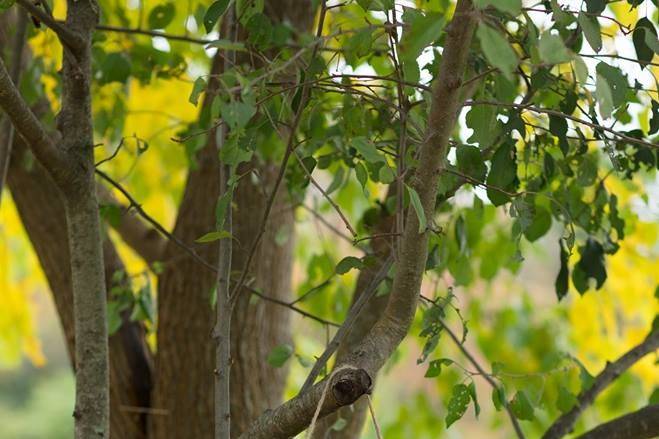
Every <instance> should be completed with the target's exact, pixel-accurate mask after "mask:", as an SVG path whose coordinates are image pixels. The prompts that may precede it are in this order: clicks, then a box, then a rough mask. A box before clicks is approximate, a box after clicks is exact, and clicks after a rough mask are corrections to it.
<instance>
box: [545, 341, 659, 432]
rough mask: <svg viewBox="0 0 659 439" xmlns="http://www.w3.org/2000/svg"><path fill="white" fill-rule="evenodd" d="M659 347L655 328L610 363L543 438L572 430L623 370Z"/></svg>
mask: <svg viewBox="0 0 659 439" xmlns="http://www.w3.org/2000/svg"><path fill="white" fill-rule="evenodd" d="M658 348H659V331H658V330H653V331H652V332H650V334H649V335H648V336H647V337H646V338H645V340H643V341H642V342H641V343H640V344H638V345H636V346H634V347H633V348H632V349H631V350H629V351H628V352H626V353H625V354H624V355H622V356H621V357H620V358H618V359H617V360H616V361H614V362H613V363H608V364H607V365H606V367H605V368H604V370H603V371H602V372H600V374H599V375H597V377H595V381H594V382H593V385H592V386H590V388H588V389H587V390H585V391H583V392H581V394H580V395H579V396H578V397H577V403H576V404H575V405H574V407H572V409H571V410H570V411H568V412H566V413H564V414H563V415H561V416H560V417H559V418H558V419H557V420H556V421H554V423H553V424H552V425H551V427H549V429H548V430H547V432H546V433H545V434H544V435H543V436H542V439H559V438H562V437H563V436H565V435H566V434H568V433H569V432H570V431H572V428H573V427H574V424H575V422H576V421H577V418H578V417H579V416H580V415H581V413H582V412H583V411H584V410H585V409H586V408H588V407H589V406H590V405H592V404H593V402H595V398H597V396H598V395H599V394H600V393H601V392H602V391H603V390H604V389H606V388H607V387H608V386H609V385H610V384H611V383H612V382H613V381H615V380H616V379H617V378H618V377H619V376H620V375H621V374H622V373H623V372H625V371H626V370H627V369H629V368H630V367H632V366H633V365H634V364H635V363H636V362H637V361H638V360H640V359H641V358H643V357H644V356H646V355H647V354H649V353H650V352H654V351H656V350H657V349H658Z"/></svg>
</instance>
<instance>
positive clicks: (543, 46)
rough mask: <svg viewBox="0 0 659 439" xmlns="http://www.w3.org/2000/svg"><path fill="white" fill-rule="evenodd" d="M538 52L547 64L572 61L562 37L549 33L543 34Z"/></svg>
mask: <svg viewBox="0 0 659 439" xmlns="http://www.w3.org/2000/svg"><path fill="white" fill-rule="evenodd" d="M538 52H539V54H540V59H542V60H543V61H544V62H545V63H547V64H560V63H564V62H568V61H570V60H571V59H572V57H571V55H570V52H569V51H568V50H567V47H565V44H564V43H563V40H562V39H561V37H560V36H558V35H553V34H550V33H549V32H545V33H543V34H542V36H541V37H540V43H539V44H538Z"/></svg>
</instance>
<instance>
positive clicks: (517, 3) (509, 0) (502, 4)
mask: <svg viewBox="0 0 659 439" xmlns="http://www.w3.org/2000/svg"><path fill="white" fill-rule="evenodd" d="M474 5H476V7H478V8H480V9H485V8H486V7H488V6H494V7H495V8H497V9H498V10H500V11H501V12H507V13H509V14H510V15H513V16H515V15H517V14H519V13H520V11H521V10H522V0H475V1H474Z"/></svg>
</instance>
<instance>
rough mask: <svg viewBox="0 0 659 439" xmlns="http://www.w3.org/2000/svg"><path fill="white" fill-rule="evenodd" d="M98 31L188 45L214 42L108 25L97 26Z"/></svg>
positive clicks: (156, 31)
mask: <svg viewBox="0 0 659 439" xmlns="http://www.w3.org/2000/svg"><path fill="white" fill-rule="evenodd" d="M96 30H100V31H105V32H115V33H121V34H129V35H146V36H149V37H160V38H166V39H168V40H172V41H186V42H188V43H194V44H210V43H212V42H213V41H214V40H209V39H205V38H194V37H190V36H187V35H173V34H168V33H166V32H162V31H159V30H146V29H136V28H129V27H119V26H110V25H107V24H98V25H96Z"/></svg>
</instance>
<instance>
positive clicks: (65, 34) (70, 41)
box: [16, 0, 85, 52]
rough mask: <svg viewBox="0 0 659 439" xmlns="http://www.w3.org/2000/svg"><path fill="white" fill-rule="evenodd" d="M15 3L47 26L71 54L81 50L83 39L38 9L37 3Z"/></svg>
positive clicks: (22, 0)
mask: <svg viewBox="0 0 659 439" xmlns="http://www.w3.org/2000/svg"><path fill="white" fill-rule="evenodd" d="M16 3H18V4H19V5H21V6H22V7H23V8H24V9H25V10H26V11H27V12H29V13H30V15H33V16H34V17H36V18H38V19H39V21H40V22H42V23H43V24H45V25H46V26H48V27H49V28H50V29H51V30H52V31H53V32H55V34H57V37H58V38H59V39H60V41H61V42H62V44H64V45H66V46H67V47H68V48H69V49H71V50H72V51H73V52H78V51H79V50H81V49H82V47H83V46H84V44H85V41H84V39H83V38H82V37H81V36H80V35H79V34H78V33H77V32H74V31H72V30H71V29H69V28H68V27H66V25H64V24H62V22H59V21H57V20H55V18H53V16H52V15H51V14H49V13H47V12H46V11H45V10H44V9H42V8H40V7H39V3H38V2H37V3H35V2H32V1H30V0H16Z"/></svg>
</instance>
